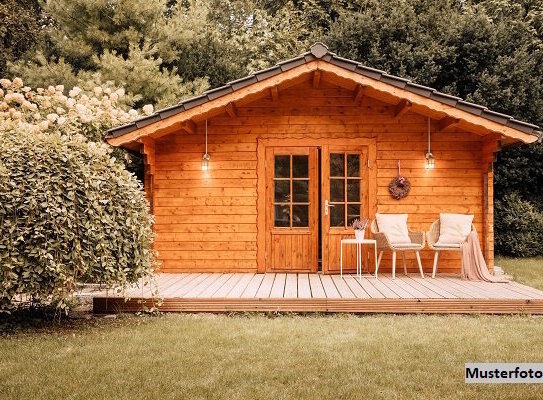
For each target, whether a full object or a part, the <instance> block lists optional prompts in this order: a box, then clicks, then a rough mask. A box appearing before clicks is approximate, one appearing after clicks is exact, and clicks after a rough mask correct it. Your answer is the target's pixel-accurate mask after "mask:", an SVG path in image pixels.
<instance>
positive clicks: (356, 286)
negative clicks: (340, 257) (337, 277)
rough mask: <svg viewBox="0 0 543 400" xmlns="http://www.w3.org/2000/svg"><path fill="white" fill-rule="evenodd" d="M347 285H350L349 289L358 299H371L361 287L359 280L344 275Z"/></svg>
mask: <svg viewBox="0 0 543 400" xmlns="http://www.w3.org/2000/svg"><path fill="white" fill-rule="evenodd" d="M343 278H344V279H345V283H346V284H347V285H349V289H351V291H352V292H353V294H354V295H355V297H356V298H357V299H369V298H370V295H369V294H368V293H367V292H366V291H365V290H364V288H363V287H362V286H361V285H360V283H359V279H358V278H357V277H356V276H353V275H344V276H343Z"/></svg>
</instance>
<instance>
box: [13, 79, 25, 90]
mask: <svg viewBox="0 0 543 400" xmlns="http://www.w3.org/2000/svg"><path fill="white" fill-rule="evenodd" d="M13 85H14V86H15V87H16V88H17V89H20V88H22V87H23V86H24V83H23V80H22V79H21V78H15V79H14V80H13Z"/></svg>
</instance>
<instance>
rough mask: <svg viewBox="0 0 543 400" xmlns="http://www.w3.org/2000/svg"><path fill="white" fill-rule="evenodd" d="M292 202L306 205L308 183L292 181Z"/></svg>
mask: <svg viewBox="0 0 543 400" xmlns="http://www.w3.org/2000/svg"><path fill="white" fill-rule="evenodd" d="M292 192H293V193H292V201H293V202H298V203H307V202H308V201H309V181H292Z"/></svg>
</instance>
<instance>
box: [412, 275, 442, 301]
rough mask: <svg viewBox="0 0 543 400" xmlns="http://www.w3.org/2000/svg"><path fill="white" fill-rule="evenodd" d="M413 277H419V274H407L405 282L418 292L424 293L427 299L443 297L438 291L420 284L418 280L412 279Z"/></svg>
mask: <svg viewBox="0 0 543 400" xmlns="http://www.w3.org/2000/svg"><path fill="white" fill-rule="evenodd" d="M413 277H419V278H420V275H418V274H417V275H416V276H414V274H412V275H408V276H407V277H406V278H405V282H406V283H407V284H408V285H411V286H413V287H414V288H415V289H417V290H418V291H419V292H422V293H424V294H425V295H426V296H427V297H428V298H429V299H442V298H443V296H442V295H440V294H439V293H438V292H436V291H433V290H432V289H430V288H428V287H426V286H424V285H423V284H421V283H420V282H419V281H417V280H415V279H412V278H413Z"/></svg>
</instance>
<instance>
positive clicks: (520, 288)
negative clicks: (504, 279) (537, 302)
mask: <svg viewBox="0 0 543 400" xmlns="http://www.w3.org/2000/svg"><path fill="white" fill-rule="evenodd" d="M500 285H510V286H511V290H515V291H517V292H519V293H523V294H526V295H528V296H530V297H531V298H535V299H543V292H541V291H540V290H537V289H535V288H532V287H530V286H526V285H523V284H521V283H518V282H513V281H511V282H509V283H500Z"/></svg>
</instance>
